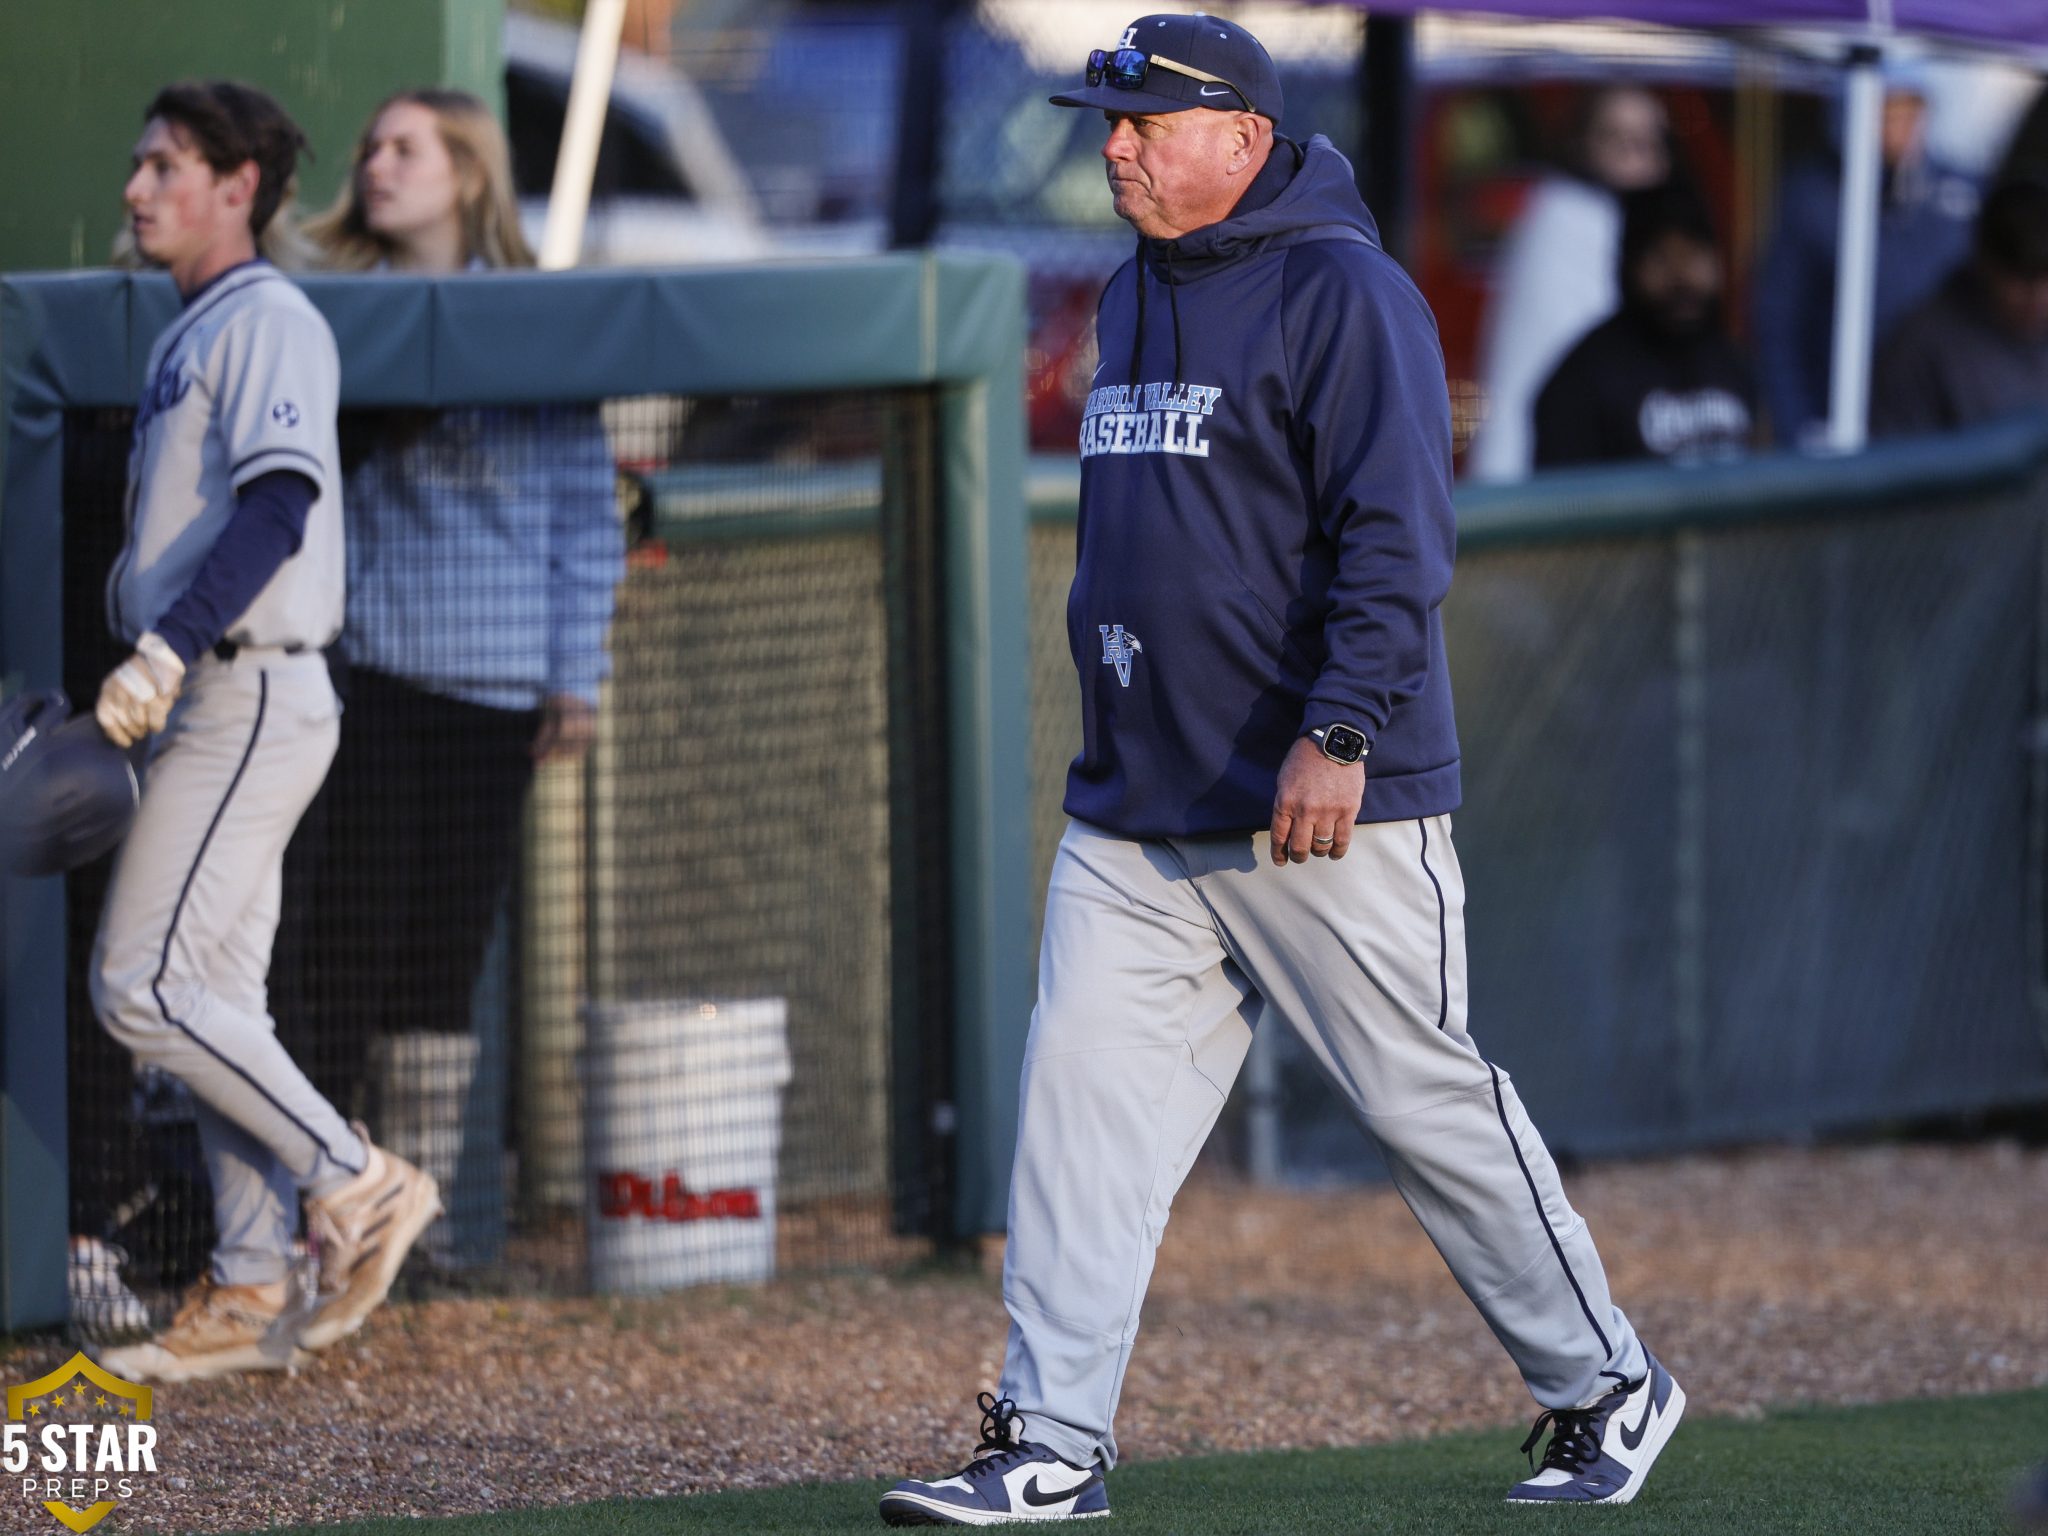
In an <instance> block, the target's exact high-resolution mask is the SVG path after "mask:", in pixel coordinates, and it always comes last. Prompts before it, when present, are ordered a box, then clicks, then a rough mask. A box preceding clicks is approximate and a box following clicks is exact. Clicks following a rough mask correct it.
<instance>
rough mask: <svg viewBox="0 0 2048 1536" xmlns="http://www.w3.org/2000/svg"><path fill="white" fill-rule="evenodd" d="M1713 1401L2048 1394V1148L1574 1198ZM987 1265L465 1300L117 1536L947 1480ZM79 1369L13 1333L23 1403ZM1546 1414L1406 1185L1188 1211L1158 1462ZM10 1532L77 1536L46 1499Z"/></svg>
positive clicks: (1135, 1389) (1168, 1266) (1175, 1245)
mask: <svg viewBox="0 0 2048 1536" xmlns="http://www.w3.org/2000/svg"><path fill="white" fill-rule="evenodd" d="M1569 1184H1570V1187H1571V1190H1572V1194H1573V1199H1574V1202H1575V1203H1576V1204H1577V1205H1578V1207H1579V1209H1580V1210H1581V1211H1582V1212H1583V1213H1584V1214H1585V1215H1586V1217H1587V1218H1588V1220H1589V1221H1590V1222H1591V1223H1592V1225H1593V1230H1594V1233H1595V1235H1596V1237H1597V1238H1598V1240H1599V1241H1600V1244H1601V1247H1602V1249H1603V1252H1604V1254H1605V1256H1606V1260H1607V1263H1608V1267H1609V1272H1610V1276H1611V1278H1612V1281H1613V1287H1614V1291H1615V1294H1616V1296H1617V1297H1618V1298H1619V1299H1620V1300H1621V1301H1622V1303H1623V1305H1624V1306H1626V1307H1627V1308H1628V1310H1629V1312H1630V1315H1631V1316H1632V1317H1633V1318H1634V1319H1635V1321H1636V1323H1637V1325H1638V1327H1639V1328H1640V1329H1641V1330H1642V1332H1643V1333H1644V1335H1645V1337H1646V1338H1648V1339H1649V1340H1650V1342H1651V1344H1652V1346H1653V1347H1654V1348H1655V1349H1656V1350H1657V1351H1658V1353H1659V1355H1660V1356H1661V1357H1662V1358H1663V1359H1664V1360H1665V1362H1666V1363H1667V1364H1668V1365H1670V1366H1671V1367H1672V1369H1673V1370H1674V1372H1675V1373H1676V1374H1678V1375H1679V1377H1680V1378H1681V1379H1682V1380H1683V1381H1684V1383H1685V1386H1686V1389H1687V1391H1688V1393H1689V1394H1690V1395H1691V1398H1692V1402H1693V1405H1694V1408H1695V1411H1698V1412H1701V1413H1707V1414H1720V1415H1728V1414H1733V1415H1755V1414H1758V1413H1760V1412H1762V1410H1763V1409H1764V1408H1765V1407H1766V1406H1767V1405H1770V1406H1778V1405H1784V1404H1789V1403H1807V1402H1823V1403H1854V1402H1870V1401H1877V1400H1882V1399H1890V1398H1901V1397H1914V1396H1921V1395H1935V1394H1942V1395H1946V1394H1953V1393H1965V1392H1989V1391H1997V1390H2002V1389H2010V1388H2019V1387H2031V1386H2036V1385H2043V1384H2048V1283H2044V1281H2043V1276H2044V1275H2048V1219H2044V1213H2048V1151H2039V1150H2034V1151H2028V1150H2022V1149H2020V1148H2017V1147H2015V1146H2012V1145H2010V1144H1992V1145H1986V1146H1974V1147H1967V1148H1961V1149H1956V1148H1947V1147H1935V1148H1928V1147H1916V1148H1897V1147H1880V1148H1864V1149H1852V1150H1839V1149H1837V1150H1819V1151H1812V1150H1772V1151H1765V1152H1754V1153H1746V1154H1741V1155H1735V1156H1721V1157H1704V1158H1689V1159H1682V1160H1674V1161H1669V1162H1658V1163H1642V1164H1632V1165H1626V1166H1621V1165H1617V1166H1612V1167H1599V1168H1594V1169H1590V1170H1587V1171H1585V1172H1582V1173H1580V1174H1579V1175H1578V1176H1577V1177H1575V1178H1573V1179H1571V1180H1570V1181H1569ZM998 1264H999V1255H998V1253H997V1252H996V1251H995V1250H994V1249H991V1250H990V1251H989V1252H988V1253H987V1254H986V1255H985V1262H984V1265H983V1272H982V1273H980V1274H973V1273H966V1274H926V1275H919V1276H913V1277H908V1278H891V1279H882V1278H875V1277H861V1276H834V1277H830V1278H824V1279H791V1280H784V1281H778V1282H775V1283H773V1284H770V1285H766V1286H763V1287H760V1288H758V1289H751V1290H723V1289H721V1290H715V1291H707V1290H700V1291H694V1292H686V1293H682V1294H678V1295H674V1296H668V1297H661V1298H657V1299H651V1300H636V1301H608V1300H591V1299H586V1300H568V1301H527V1300H520V1301H489V1300H460V1301H433V1302H423V1303H417V1304H410V1305H399V1306H393V1307H390V1308H387V1309H385V1310H384V1311H383V1312H381V1313H379V1314H378V1315H377V1316H376V1317H374V1318H373V1319H372V1320H371V1322H370V1324H369V1325H368V1326H367V1327H366V1328H365V1329H364V1331H363V1332H362V1333H361V1334H359V1335H357V1336H356V1337H355V1338H353V1339H350V1340H347V1341H345V1342H344V1343H342V1344H340V1345H337V1346H336V1347H335V1348H334V1349H332V1350H331V1351H329V1352H328V1353H327V1354H325V1355H323V1356H322V1357H321V1358H320V1359H319V1360H318V1361H317V1362H316V1363H315V1364H314V1365H313V1366H311V1367H309V1368H307V1369H306V1370H305V1371H304V1372H302V1373H301V1374H299V1375H297V1376H295V1377H260V1378H242V1379H239V1380H230V1381H223V1382H212V1383H206V1384H201V1385H194V1386H184V1387H170V1388H164V1389H161V1390H160V1394H159V1397H158V1400H157V1407H156V1422H157V1424H158V1426H159V1431H160V1434H161V1436H162V1439H163V1450H162V1462H161V1467H162V1470H161V1474H160V1475H159V1476H158V1477H157V1478H156V1479H155V1480H154V1481H153V1482H152V1483H151V1484H150V1485H149V1486H147V1487H146V1488H144V1489H143V1490H142V1492H141V1493H140V1494H139V1495H138V1496H137V1497H136V1498H135V1499H134V1500H132V1501H130V1502H129V1504H128V1505H127V1506H126V1507H125V1508H124V1510H123V1511H122V1513H121V1515H120V1516H119V1517H118V1520H117V1525H118V1527H119V1528H121V1529H125V1530H130V1531H143V1530H156V1531H188V1530H189V1531H219V1530H237V1529H249V1528H254V1527H261V1526H266V1525H273V1524H276V1525H284V1524H299V1523H306V1522H313V1521H329V1520H341V1519H346V1518H350V1517H355V1516H361V1515H404V1514H417V1515H439V1514H456V1513H466V1512H471V1511H478V1510H490V1509H504V1508H510V1507H519V1506H525V1505H533V1504H543V1503H559V1502H581V1501H585V1500H590V1499H597V1498H604V1497H608V1496H613V1495H632V1496H645V1495H652V1494H671V1493H688V1492H697V1491H702V1490H708V1489H719V1488H750V1487H762V1486H766V1485H768V1484H773V1483H781V1482H790V1481H805V1482H810V1481H825V1480H833V1479H841V1478H857V1477H870V1476H876V1475H882V1474H887V1475H900V1474H902V1473H903V1472H905V1471H915V1472H921V1473H930V1472H933V1471H936V1470H950V1469H951V1468H952V1467H953V1466H955V1465H957V1464H958V1463H959V1462H961V1461H962V1460H964V1459H965V1453H967V1452H968V1451H970V1450H971V1449H972V1443H973V1438H974V1433H975V1427H976V1423H977V1415H976V1413H975V1411H974V1408H973V1397H974V1394H975V1392H976V1391H978V1390H981V1389H984V1388H987V1387H990V1386H992V1385H993V1384H994V1380H995V1376H996V1373H997V1370H998V1368H999V1365H1000V1362H1001V1351H1002V1345H1003V1333H1004V1322H1003V1316H1002V1311H1001V1302H1000V1297H999V1295H998V1291H997V1286H996V1278H995V1276H996V1270H997V1267H998ZM68 1353H69V1348H68V1346H63V1345H60V1344H57V1343H54V1342H52V1341H49V1340H29V1341H15V1342H13V1343H4V1342H0V1381H8V1382H20V1381H24V1380H27V1379H29V1378H31V1377H33V1376H35V1375H38V1374H40V1373H41V1372H43V1371H46V1370H48V1369H50V1368H51V1367H52V1366H54V1365H55V1364H57V1363H58V1362H60V1361H61V1360H62V1359H64V1358H65V1356H66V1355H67V1354H68ZM1533 1414H1534V1409H1533V1407H1532V1406H1531V1404H1530V1402H1529V1399H1528V1398H1527V1396H1526V1394H1525V1393H1524V1392H1523V1390H1522V1388H1521V1385H1520V1383H1519V1381H1518V1380H1517V1379H1516V1377H1515V1375H1514V1373H1513V1371H1512V1369H1511V1368H1510V1366H1509V1364H1508V1362H1507V1359H1506V1357H1505V1355H1503V1353H1502V1352H1501V1350H1500V1348H1499V1346H1498V1345H1496V1344H1495V1343H1494V1342H1493V1340H1492V1339H1491V1337H1490V1336H1488V1335H1487V1334H1486V1333H1485V1331H1484V1329H1483V1328H1482V1327H1481V1325H1480V1323H1479V1321H1478V1318H1477V1315H1476V1314H1475V1313H1474V1311H1473V1310H1472V1308H1471V1306H1470V1305H1469V1303H1467V1302H1466V1300H1465V1298H1464V1297H1463V1296H1462V1295H1461V1294H1460V1293H1459V1292H1458V1290H1457V1288H1456V1287H1455V1286H1454V1285H1453V1284H1452V1282H1451V1280H1450V1278H1449V1276H1448V1274H1447V1273H1446V1272H1445V1270H1444V1268H1443V1266H1442V1263H1441V1262H1440V1261H1439V1260H1438V1259H1437V1257H1436V1255H1435V1252H1434V1251H1433V1250H1432V1249H1431V1248H1430V1246H1429V1244H1428V1242H1427V1241H1426V1240H1425V1239H1424V1238H1423V1236H1422V1235H1421V1232H1420V1230H1419V1229H1418V1228H1417V1227H1416V1225H1415V1223H1414V1221H1413V1219H1412V1218H1410V1216H1409V1215H1408V1213H1407V1211H1406V1210H1405V1209H1403V1208H1402V1206H1401V1204H1400V1201H1399V1199H1398V1197H1396V1196H1395V1195H1394V1194H1392V1193H1391V1192H1390V1191H1387V1190H1384V1189H1374V1190H1362V1191H1344V1192H1331V1193H1275V1192H1272V1191H1263V1190H1254V1189H1249V1188H1246V1187H1244V1186H1241V1185H1235V1184H1227V1183H1220V1182H1215V1181H1204V1182H1200V1183H1196V1184H1193V1185H1191V1186H1190V1187H1189V1189H1188V1190H1186V1191H1185V1192H1184V1193H1183V1195H1182V1197H1181V1199H1180V1202H1179V1208H1178V1210H1177V1211H1176V1213H1175V1218H1174V1224H1173V1227H1172V1229H1171V1230H1170V1232H1169V1234H1168V1236H1167V1239H1166V1243H1165V1245H1164V1247H1163V1248H1162V1250H1161V1253H1160V1259H1159V1267H1158V1272H1157V1275H1156V1277H1155V1279H1154V1282H1153V1286H1152V1292H1151V1299H1150V1302H1149V1304H1148V1307H1147V1310H1146V1318H1145V1332H1144V1333H1143V1335H1141V1337H1140V1339H1139V1342H1138V1348H1137V1351H1136V1355H1135V1358H1134V1360H1133V1363H1132V1367H1131V1372H1130V1378H1129V1382H1128V1384H1127V1386H1126V1389H1125V1393H1124V1401H1123V1410H1122V1414H1121V1417H1120V1421H1119V1426H1118V1427H1119V1438H1120V1441H1121V1445H1122V1449H1123V1454H1124V1455H1125V1456H1126V1457H1127V1458H1131V1459H1138V1458H1143V1459H1151V1458H1156V1457H1166V1456H1177V1455H1184V1454H1188V1453H1191V1452H1198V1451H1209V1450H1238V1449H1249V1448H1253V1447H1283V1446H1316V1445H1351V1444H1357V1443H1361V1442H1367V1441H1376V1440H1390V1439H1405V1438H1412V1437H1415V1436H1419V1435H1424V1434H1433V1433H1438V1432H1441V1431H1445V1430H1452V1429H1463V1428H1469V1427H1475V1426H1497V1427H1499V1428H1500V1429H1501V1476H1502V1479H1503V1481H1504V1482H1505V1481H1507V1480H1509V1479H1511V1477H1512V1475H1513V1473H1514V1470H1515V1468H1516V1466H1517V1465H1518V1460H1517V1457H1516V1455H1515V1447H1516V1445H1517V1444H1518V1443H1519V1431H1520V1430H1521V1428H1522V1426H1523V1425H1525V1424H1526V1422H1527V1420H1528V1419H1529V1418H1530V1417H1532V1416H1533ZM0 1529H21V1530H34V1531H39V1532H44V1533H47V1532H49V1531H52V1530H55V1529H57V1527H55V1526H54V1525H53V1524H51V1522H50V1517H49V1516H48V1515H47V1514H46V1513H44V1512H43V1511H42V1510H41V1509H40V1508H37V1507H35V1506H33V1505H30V1504H26V1503H24V1502H23V1501H22V1500H21V1499H20V1498H19V1496H18V1495H15V1496H12V1497H8V1498H0Z"/></svg>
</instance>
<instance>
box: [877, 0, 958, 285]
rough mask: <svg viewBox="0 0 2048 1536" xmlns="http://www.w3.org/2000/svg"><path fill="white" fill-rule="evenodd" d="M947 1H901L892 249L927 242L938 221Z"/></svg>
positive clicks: (891, 225) (890, 221) (891, 229)
mask: <svg viewBox="0 0 2048 1536" xmlns="http://www.w3.org/2000/svg"><path fill="white" fill-rule="evenodd" d="M951 9H952V6H951V4H950V3H949V0H905V4H904V5H903V6H902V7H901V11H900V14H901V17H902V27H903V81H902V84H901V85H900V86H899V87H898V89H897V92H896V103H897V105H896V185H895V190H894V195H893V196H892V198H891V200H890V207H889V245H890V247H891V248H892V249H895V250H903V249H906V248H909V247H914V246H921V245H929V244H931V239H932V235H933V234H934V233H935V232H936V231H937V229H938V223H939V124H940V120H941V114H942V113H943V112H944V111H945V89H944V77H945V69H944V68H943V65H944V62H945V52H946V37H945V33H946V17H947V14H948V13H949V12H950V11H951Z"/></svg>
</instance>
